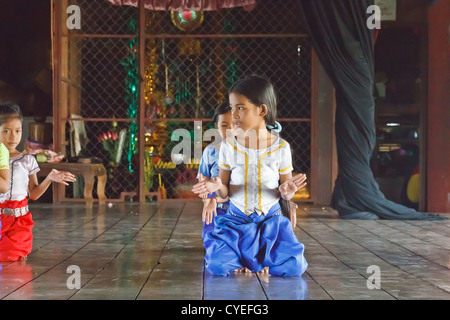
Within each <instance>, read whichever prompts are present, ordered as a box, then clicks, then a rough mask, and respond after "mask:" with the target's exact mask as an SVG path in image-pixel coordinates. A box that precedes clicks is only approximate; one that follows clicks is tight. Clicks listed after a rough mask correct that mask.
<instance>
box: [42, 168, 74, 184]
mask: <svg viewBox="0 0 450 320" xmlns="http://www.w3.org/2000/svg"><path fill="white" fill-rule="evenodd" d="M48 178H49V179H50V180H51V181H53V182H58V183H62V184H64V185H66V186H68V185H69V184H68V183H67V182H74V181H77V179H75V176H74V175H73V174H71V173H70V172H67V171H58V170H56V169H52V171H51V172H50V173H49V174H48Z"/></svg>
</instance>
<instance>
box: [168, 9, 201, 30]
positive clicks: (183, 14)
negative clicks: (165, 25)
mask: <svg viewBox="0 0 450 320" xmlns="http://www.w3.org/2000/svg"><path fill="white" fill-rule="evenodd" d="M170 17H171V18H172V22H173V24H174V25H175V26H176V27H177V28H178V29H180V30H181V31H186V32H189V31H192V30H194V29H195V28H197V27H198V26H200V25H201V24H202V22H203V11H193V10H189V11H187V10H185V11H173V10H172V11H170Z"/></svg>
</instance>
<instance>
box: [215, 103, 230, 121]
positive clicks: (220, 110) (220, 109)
mask: <svg viewBox="0 0 450 320" xmlns="http://www.w3.org/2000/svg"><path fill="white" fill-rule="evenodd" d="M230 111H231V107H230V104H229V103H228V102H224V103H222V104H219V105H218V106H217V108H216V111H215V112H214V116H213V121H214V123H215V124H217V121H218V120H219V116H220V115H221V114H225V113H228V112H230Z"/></svg>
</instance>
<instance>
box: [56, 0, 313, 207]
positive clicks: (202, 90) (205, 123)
mask: <svg viewBox="0 0 450 320" xmlns="http://www.w3.org/2000/svg"><path fill="white" fill-rule="evenodd" d="M55 4H57V5H55V6H54V8H55V12H54V14H55V17H56V18H54V23H55V30H58V32H55V34H54V46H55V48H54V54H55V57H54V59H56V60H55V61H56V64H55V81H56V86H55V88H57V90H56V92H55V96H56V101H55V103H57V107H56V108H54V110H57V111H55V112H54V113H55V114H54V118H55V119H56V122H57V123H55V130H56V134H55V140H56V141H55V147H56V149H57V151H63V152H65V153H66V155H67V156H70V157H73V158H74V159H76V158H77V157H78V158H83V157H90V158H92V157H96V158H98V161H102V162H103V163H104V164H105V167H107V171H108V183H107V188H106V195H107V197H108V198H109V199H111V201H114V200H119V199H120V200H121V201H122V200H124V199H128V198H130V199H133V197H134V200H137V199H138V198H136V195H138V194H139V193H142V192H143V191H145V192H146V194H147V195H148V199H153V196H154V195H156V194H158V192H159V191H160V190H159V189H160V188H159V187H160V184H162V185H164V189H165V197H166V198H167V199H173V198H188V197H193V194H192V193H191V192H190V189H191V187H192V184H193V183H195V181H196V179H195V177H196V168H197V167H198V162H199V160H200V159H196V158H194V155H193V153H192V157H191V160H192V161H191V163H187V164H186V163H183V164H179V165H175V164H174V163H172V159H171V150H172V148H173V147H174V145H175V144H176V143H178V142H177V141H172V140H173V139H171V137H173V136H172V133H173V131H174V130H176V129H180V128H184V129H186V130H187V132H189V134H190V135H191V136H193V133H194V131H195V127H194V125H198V124H199V123H198V122H195V121H201V126H202V130H205V129H207V128H210V127H211V126H212V124H211V123H210V118H211V116H212V114H213V110H214V108H215V107H216V106H217V105H218V104H219V103H221V102H222V101H224V100H225V99H226V98H227V96H226V95H227V88H228V87H229V86H230V84H231V83H233V81H235V80H237V79H238V78H240V77H242V76H245V75H248V74H260V75H265V76H267V77H268V78H269V79H270V80H271V81H272V82H273V83H274V85H275V88H276V91H277V95H278V99H279V101H278V121H279V122H280V123H281V124H282V126H283V131H282V132H281V135H282V137H283V138H285V139H286V140H287V141H289V142H290V144H291V147H292V154H293V164H294V168H295V172H305V173H308V174H310V172H311V170H310V168H311V152H312V150H311V109H312V108H311V86H312V83H311V82H312V81H311V59H312V57H311V45H310V41H309V39H308V37H307V35H306V34H305V33H304V28H303V27H302V25H301V22H300V20H299V12H298V11H299V9H298V8H297V6H296V4H295V1H293V0H275V1H259V3H258V4H257V6H256V7H255V8H254V9H253V10H251V11H246V10H244V9H243V8H233V9H222V10H220V11H206V12H203V13H194V14H201V15H202V21H201V23H199V24H198V25H197V26H196V28H195V29H193V30H191V31H184V30H182V29H180V27H181V28H182V27H183V25H181V22H182V21H181V22H180V20H179V19H181V18H180V17H177V13H176V12H173V13H171V12H164V11H150V10H145V13H143V14H142V16H144V17H145V51H141V50H140V49H139V48H140V47H139V45H140V44H139V39H142V38H139V33H138V32H139V17H140V11H139V10H140V9H139V8H136V7H132V6H113V5H111V4H110V3H109V2H108V1H107V0H62V1H57V2H55ZM71 5H76V6H77V7H79V8H80V13H81V29H73V30H69V29H68V28H67V27H66V21H67V19H68V13H67V8H68V7H69V6H71ZM177 19H178V20H177ZM141 52H145V59H144V61H145V65H144V66H142V68H140V66H139V61H140V56H139V55H140V53H141ZM140 70H144V73H143V74H142V76H140V75H139V71H140ZM140 78H141V80H142V81H143V86H140V83H139V80H140ZM140 89H141V90H140ZM140 91H142V92H140ZM139 97H144V99H143V100H141V101H142V102H140V99H139ZM140 104H142V106H141V107H143V108H144V110H145V111H144V114H145V118H144V119H140V118H139V117H138V114H139V107H140ZM194 122H195V124H194ZM197 129H198V128H197ZM121 131H122V135H123V136H124V138H123V145H122V144H121V143H120V141H121V134H120V133H121ZM80 132H81V133H82V136H85V137H86V139H85V140H83V139H81V140H82V141H79V142H77V139H76V138H75V137H78V136H79V134H80ZM84 132H85V135H84V134H83V133H84ZM140 139H143V140H142V141H145V142H144V143H143V144H141V146H142V145H144V161H139V157H138V155H139V151H140V150H139V141H140ZM76 143H78V149H77V148H75V146H74V144H76ZM208 143H209V142H207V141H204V142H203V143H202V144H203V147H204V146H206V145H207V144H208ZM58 148H59V150H58ZM80 149H81V151H80ZM76 150H78V151H76ZM140 175H141V179H140ZM78 189H79V186H77V185H74V186H73V187H72V186H71V187H67V188H66V191H65V197H66V198H68V199H70V198H77V197H78V194H79V191H78ZM94 189H95V188H94ZM301 197H302V198H303V199H310V198H311V195H310V193H309V191H308V190H305V191H304V192H303V194H302V196H301Z"/></svg>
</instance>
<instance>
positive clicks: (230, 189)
mask: <svg viewBox="0 0 450 320" xmlns="http://www.w3.org/2000/svg"><path fill="white" fill-rule="evenodd" d="M229 102H230V106H231V113H232V121H233V128H234V133H235V135H236V136H235V137H232V138H227V139H225V140H224V141H223V142H222V145H221V147H220V153H219V178H218V179H217V178H216V179H210V178H205V179H204V180H203V181H201V182H199V183H197V184H196V185H194V187H193V191H194V192H195V193H197V194H199V195H202V194H205V193H213V192H216V193H217V194H218V195H219V196H220V197H222V198H226V197H227V196H229V198H230V207H229V209H228V211H227V213H226V214H225V215H222V216H218V217H216V218H215V224H214V230H213V231H212V232H210V233H208V234H206V235H205V238H204V239H203V240H204V246H205V250H206V254H205V267H206V269H207V270H208V271H209V272H210V273H212V274H214V275H228V274H229V273H230V272H233V271H241V270H248V271H252V272H268V273H269V274H271V275H279V276H300V275H301V274H303V272H304V271H305V270H306V268H307V262H306V260H305V258H304V256H303V253H304V246H303V244H301V243H300V242H299V241H298V239H297V237H296V236H295V234H294V231H293V228H292V225H291V222H290V221H289V219H288V218H287V217H285V216H284V215H283V214H282V212H281V208H280V203H279V200H280V197H281V198H282V199H284V200H287V201H289V200H290V199H292V197H293V196H294V193H295V192H296V191H297V190H298V189H300V188H302V187H304V186H305V185H306V183H305V180H306V176H305V175H303V174H299V175H297V176H295V177H292V173H291V172H292V170H293V168H292V157H291V151H290V146H289V143H288V142H287V141H285V140H283V139H281V138H280V137H278V136H276V135H274V134H272V133H271V132H270V130H272V129H274V128H276V127H278V128H280V127H281V126H280V125H279V123H277V122H276V121H275V116H276V97H275V92H274V88H273V86H272V84H271V83H270V82H269V81H268V80H267V79H265V78H263V77H258V76H252V77H249V78H246V79H243V80H239V81H237V82H236V83H235V84H234V85H233V86H232V87H231V89H230V93H229Z"/></svg>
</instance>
